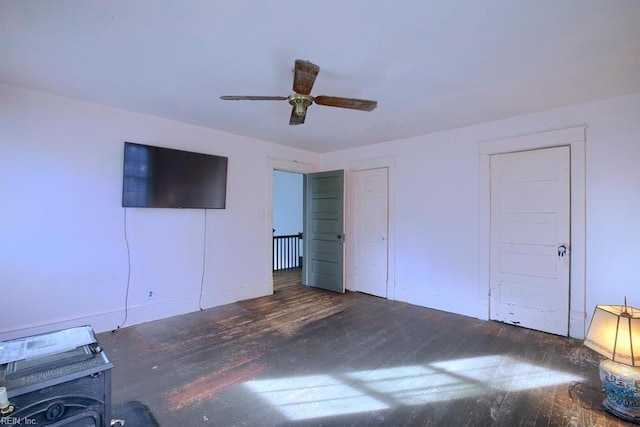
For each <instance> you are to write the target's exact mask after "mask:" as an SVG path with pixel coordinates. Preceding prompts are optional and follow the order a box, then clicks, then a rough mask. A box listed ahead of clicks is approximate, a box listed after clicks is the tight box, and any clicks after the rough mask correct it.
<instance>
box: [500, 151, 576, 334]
mask: <svg viewBox="0 0 640 427" xmlns="http://www.w3.org/2000/svg"><path fill="white" fill-rule="evenodd" d="M569 154H570V151H569V147H557V148H547V149H543V150H533V151H525V152H519V153H509V154H498V155H493V156H491V267H490V288H491V289H490V292H491V297H490V316H489V317H490V319H492V320H498V321H501V322H507V323H512V324H514V325H519V326H523V327H526V328H530V329H536V330H540V331H545V332H550V333H553V334H557V335H563V336H567V335H568V333H569V256H570V251H569V242H570V181H569V176H570V175H569V172H570V163H569V162H570V157H569Z"/></svg>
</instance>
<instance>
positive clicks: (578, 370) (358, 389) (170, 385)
mask: <svg viewBox="0 0 640 427" xmlns="http://www.w3.org/2000/svg"><path fill="white" fill-rule="evenodd" d="M274 277H275V280H276V284H275V286H274V289H275V291H274V295H272V296H267V297H262V298H257V299H253V300H249V301H242V302H238V303H235V304H230V305H226V306H222V307H217V308H212V309H208V310H204V311H200V312H196V313H190V314H185V315H181V316H176V317H172V318H168V319H164V320H160V321H155V322H149V323H145V324H141V325H135V326H130V327H125V328H122V329H120V330H118V331H116V332H114V333H111V332H107V333H102V334H99V336H98V338H99V340H100V343H101V344H102V346H103V348H104V349H105V350H106V352H107V355H108V356H109V358H110V359H111V361H112V362H113V364H114V365H115V368H114V369H113V385H112V390H113V404H114V405H118V404H120V403H123V402H126V401H130V400H139V401H141V402H142V403H144V404H145V405H146V406H147V407H148V408H149V409H150V411H151V412H152V413H153V414H154V416H155V418H156V419H157V421H158V423H159V424H160V425H161V426H200V425H204V426H206V425H209V426H277V425H278V426H319V425H322V426H334V425H335V426H349V425H358V426H363V425H381V426H389V425H394V426H447V427H448V426H509V427H511V426H575V427H578V426H580V427H582V426H623V425H627V424H626V423H624V422H622V421H620V420H618V419H616V418H614V417H612V416H610V415H608V414H606V413H604V412H602V411H601V410H600V402H601V400H602V394H601V392H600V390H599V386H600V384H599V380H598V372H597V371H598V367H597V364H598V362H599V356H598V355H597V354H595V353H594V352H592V351H591V350H589V349H587V348H586V347H584V346H583V345H582V343H581V342H580V341H576V340H572V339H568V338H562V337H558V336H554V335H549V334H545V333H541V332H536V331H532V330H527V329H522V328H518V327H516V326H511V325H507V324H502V323H496V322H486V321H481V320H476V319H472V318H468V317H464V316H458V315H454V314H449V313H445V312H440V311H436V310H430V309H426V308H422V307H417V306H412V305H409V304H406V303H401V302H396V301H388V300H385V299H382V298H377V297H373V296H369V295H365V294H361V293H353V292H347V293H346V294H335V293H331V292H327V291H323V290H319V289H314V288H307V287H303V286H302V285H301V284H300V273H299V271H293V272H291V271H290V272H284V273H278V274H276V275H275V276H274Z"/></svg>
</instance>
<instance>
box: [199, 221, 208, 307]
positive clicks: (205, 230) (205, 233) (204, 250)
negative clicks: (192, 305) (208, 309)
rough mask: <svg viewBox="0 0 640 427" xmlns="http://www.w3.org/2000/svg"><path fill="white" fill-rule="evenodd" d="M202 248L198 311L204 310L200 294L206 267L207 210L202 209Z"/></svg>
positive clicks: (202, 290) (202, 289) (202, 288)
mask: <svg viewBox="0 0 640 427" xmlns="http://www.w3.org/2000/svg"><path fill="white" fill-rule="evenodd" d="M202 240H203V241H204V242H203V248H202V277H201V278H200V297H199V299H198V307H199V308H200V310H201V311H202V310H204V309H203V308H202V294H203V292H204V274H205V270H206V265H207V209H204V238H203V239H202Z"/></svg>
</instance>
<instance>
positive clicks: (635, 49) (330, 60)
mask: <svg viewBox="0 0 640 427" xmlns="http://www.w3.org/2000/svg"><path fill="white" fill-rule="evenodd" d="M298 58H299V59H306V60H309V61H311V62H313V63H315V64H318V65H319V66H320V73H319V75H318V78H317V80H316V83H315V86H314V88H313V91H312V92H311V94H312V95H315V96H317V95H332V96H343V97H353V98H365V99H374V100H377V101H378V108H377V109H375V110H374V111H372V112H362V111H353V110H345V109H342V108H331V107H325V106H320V105H312V106H311V107H309V110H308V116H307V118H306V122H305V124H303V125H298V126H289V124H288V123H289V116H290V112H291V107H290V106H289V104H288V103H287V102H286V101H222V100H220V99H219V96H220V95H282V96H287V95H290V94H291V93H292V81H293V72H292V70H293V63H294V60H295V59H298ZM0 81H3V82H5V83H9V84H14V85H18V86H23V87H28V88H34V89H39V90H44V91H48V92H53V93H57V94H61V95H66V96H70V97H74V98H80V99H83V100H87V101H91V102H95V103H99V104H104V105H109V106H113V107H118V108H123V109H127V110H132V111H138V112H142V113H146V114H151V115H154V116H159V117H165V118H169V119H173V120H178V121H182V122H187V123H192V124H196V125H200V126H205V127H208V128H212V129H218V130H221V131H225V132H230V133H234V134H240V135H245V136H249V137H253V138H257V139H261V140H266V141H271V142H275V143H279V144H285V145H290V146H294V147H299V148H302V149H306V150H311V151H315V152H327V151H332V150H336V149H341V148H347V147H355V146H360V145H365V144H372V143H376V142H381V141H388V140H395V139H400V138H405V137H411V136H415V135H421V134H427V133H432V132H436V131H440V130H445V129H451V128H457V127H461V126H466V125H471V124H476V123H481V122H486V121H491V120H497V119H502V118H507V117H512V116H516V115H521V114H526V113H532V112H538V111H544V110H548V109H552V108H556V107H561V106H565V105H571V104H576V103H581V102H586V101H591V100H596V99H603V98H610V97H614V96H619V95H623V94H629V93H633V92H638V91H640V1H638V0H517V1H516V0H406V1H403V0H394V1H387V0H316V1H305V0H273V1H268V0H237V1H230V0H181V1H176V0H144V1H143V0H109V1H85V0H56V1H48V0H31V1H25V0H0Z"/></svg>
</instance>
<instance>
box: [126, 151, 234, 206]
mask: <svg viewBox="0 0 640 427" xmlns="http://www.w3.org/2000/svg"><path fill="white" fill-rule="evenodd" d="M227 163H228V158H227V157H221V156H214V155H210V154H200V153H192V152H189V151H182V150H175V149H171V148H162V147H154V146H150V145H143V144H136V143H133V142H125V143H124V177H123V183H122V206H123V207H136V208H196V209H224V208H225V205H226V198H227Z"/></svg>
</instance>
